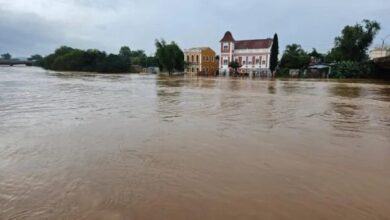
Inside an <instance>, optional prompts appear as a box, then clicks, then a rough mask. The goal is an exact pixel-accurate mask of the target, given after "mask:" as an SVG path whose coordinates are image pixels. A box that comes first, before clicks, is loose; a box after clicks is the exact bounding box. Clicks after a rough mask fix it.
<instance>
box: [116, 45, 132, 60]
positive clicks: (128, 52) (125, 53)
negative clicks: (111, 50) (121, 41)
mask: <svg viewBox="0 0 390 220" xmlns="http://www.w3.org/2000/svg"><path fill="white" fill-rule="evenodd" d="M119 56H122V57H130V56H131V50H130V47H128V46H123V47H121V49H120V50H119Z"/></svg>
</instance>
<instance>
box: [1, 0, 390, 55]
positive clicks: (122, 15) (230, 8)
mask: <svg viewBox="0 0 390 220" xmlns="http://www.w3.org/2000/svg"><path fill="white" fill-rule="evenodd" d="M389 11H390V1H388V0H373V1H361V0H354V1H353V0H344V1H336V0H329V1H321V2H315V3H313V1H309V0H298V1H293V2H292V1H288V0H274V1H272V2H270V1H258V0H243V1H238V0H230V1H224V2H221V1H216V0H210V1H206V0H198V1H194V0H188V1H179V0H167V1H157V0H150V1H142V0H128V1H127V0H110V1H109V0H95V1H93V0H68V1H67V0H56V1H53V0H52V1H50V0H36V1H25V0H13V1H7V0H0V31H1V32H0V53H5V52H9V53H11V54H12V55H13V56H14V57H18V56H19V57H23V56H24V57H26V56H29V55H31V54H36V53H38V54H43V55H47V54H49V53H51V52H52V51H53V50H54V49H56V48H58V47H59V46H61V45H67V46H71V47H76V48H82V49H88V48H96V49H100V50H104V51H107V52H108V53H117V52H118V50H119V48H120V47H121V46H123V45H128V46H129V47H130V48H131V49H133V50H136V49H142V50H145V51H146V53H147V54H149V55H151V54H153V53H154V41H155V39H165V40H166V41H175V42H177V43H178V44H179V46H180V47H181V48H182V49H185V48H190V47H199V46H209V47H211V48H213V49H214V50H216V51H218V49H219V48H218V42H219V40H220V39H221V38H222V36H223V34H224V33H225V32H226V31H228V30H229V31H231V32H232V33H233V35H234V37H235V38H236V39H238V40H239V39H255V38H271V37H272V36H273V35H274V33H278V35H279V40H280V47H281V51H282V50H283V49H284V47H285V45H287V44H291V43H298V44H301V45H302V46H303V47H304V48H305V49H306V50H311V48H316V49H317V50H318V51H320V52H326V51H328V50H329V49H331V48H332V46H333V42H334V38H335V37H336V36H338V35H340V32H341V29H342V28H343V27H344V26H345V25H353V24H355V23H357V22H360V21H362V20H363V19H370V20H376V21H378V22H380V23H381V26H382V29H381V31H380V33H379V34H378V36H377V37H376V39H375V41H374V45H380V44H381V39H382V38H383V37H385V36H386V35H388V34H390V24H389V23H388V21H390V13H388V12H389ZM386 22H387V23H386ZM387 42H388V43H389V42H390V39H389V40H388V41H387Z"/></svg>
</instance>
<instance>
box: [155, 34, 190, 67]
mask: <svg viewBox="0 0 390 220" xmlns="http://www.w3.org/2000/svg"><path fill="white" fill-rule="evenodd" d="M155 45H156V49H157V50H156V59H157V63H158V65H159V67H160V69H161V70H163V71H167V72H168V73H169V75H171V74H172V73H173V72H174V71H183V70H184V53H183V51H182V50H181V49H180V47H179V46H178V45H177V44H176V43H175V42H171V43H170V44H167V43H166V42H165V41H164V40H161V41H159V40H156V44H155Z"/></svg>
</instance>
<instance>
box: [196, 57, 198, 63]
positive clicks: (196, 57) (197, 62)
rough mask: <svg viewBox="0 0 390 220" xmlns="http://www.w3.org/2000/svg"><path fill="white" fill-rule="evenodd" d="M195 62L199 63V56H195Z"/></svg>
mask: <svg viewBox="0 0 390 220" xmlns="http://www.w3.org/2000/svg"><path fill="white" fill-rule="evenodd" d="M196 62H197V63H199V55H196Z"/></svg>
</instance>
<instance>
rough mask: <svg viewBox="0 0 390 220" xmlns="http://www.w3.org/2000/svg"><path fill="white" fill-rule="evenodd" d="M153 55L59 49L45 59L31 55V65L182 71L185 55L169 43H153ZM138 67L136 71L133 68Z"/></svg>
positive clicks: (124, 50)
mask: <svg viewBox="0 0 390 220" xmlns="http://www.w3.org/2000/svg"><path fill="white" fill-rule="evenodd" d="M155 45H156V55H155V56H146V54H145V52H144V51H143V50H136V51H131V50H130V48H129V47H128V46H123V47H121V49H120V50H119V53H118V54H108V55H107V54H106V52H104V51H99V50H97V49H89V50H80V49H74V48H71V47H67V46H62V47H60V48H58V49H57V50H55V52H54V53H53V54H50V55H48V56H46V57H42V56H40V55H33V56H31V58H30V60H32V61H34V65H36V66H41V67H43V68H45V69H50V70H58V71H82V72H99V73H136V72H139V71H140V70H139V69H140V68H139V67H142V68H146V67H157V66H158V67H160V69H161V70H162V71H166V72H168V73H170V74H171V73H172V72H174V71H182V70H183V69H184V65H185V64H184V54H183V51H182V50H181V49H180V47H179V46H178V45H177V44H176V43H175V42H171V43H169V44H167V43H166V42H165V41H164V40H161V41H159V40H156V43H155ZM135 67H137V68H135Z"/></svg>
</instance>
